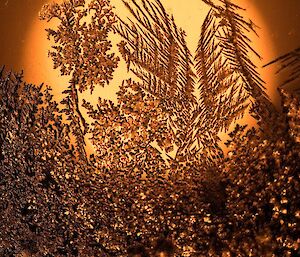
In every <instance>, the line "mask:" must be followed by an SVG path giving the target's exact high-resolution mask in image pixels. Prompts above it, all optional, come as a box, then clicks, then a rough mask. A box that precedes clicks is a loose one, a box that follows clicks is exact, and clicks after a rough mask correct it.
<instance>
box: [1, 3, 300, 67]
mask: <svg viewBox="0 0 300 257" xmlns="http://www.w3.org/2000/svg"><path fill="white" fill-rule="evenodd" d="M170 1H171V0H170ZM248 1H249V3H254V4H255V5H256V6H257V9H258V11H259V12H260V13H261V15H262V16H263V18H264V20H265V21H266V24H267V26H268V27H269V29H270V31H271V32H272V33H271V34H270V37H271V38H272V40H273V41H274V45H275V47H276V52H277V53H278V54H282V53H285V52H287V51H289V50H291V49H293V48H295V47H296V46H298V45H299V44H300V31H299V24H300V1H299V0H286V1H283V0H248ZM45 2H47V1H46V0H0V65H3V64H5V65H7V66H8V67H10V68H13V69H17V70H20V69H22V68H23V67H20V64H19V60H20V56H21V54H22V49H23V47H24V44H25V42H26V35H27V33H28V30H29V29H30V25H31V23H32V20H33V19H35V18H36V16H37V14H38V11H39V10H40V8H41V6H42V5H43V4H44V3H45ZM184 2H185V3H187V4H188V1H186V0H185V1H184ZM32 51H33V53H32V54H34V49H32Z"/></svg>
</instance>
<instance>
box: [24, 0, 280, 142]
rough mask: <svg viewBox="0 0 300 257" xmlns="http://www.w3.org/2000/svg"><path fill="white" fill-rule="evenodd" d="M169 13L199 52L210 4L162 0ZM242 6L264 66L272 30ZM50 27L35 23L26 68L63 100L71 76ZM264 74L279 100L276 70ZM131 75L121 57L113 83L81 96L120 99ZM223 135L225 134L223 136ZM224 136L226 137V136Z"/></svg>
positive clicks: (119, 9)
mask: <svg viewBox="0 0 300 257" xmlns="http://www.w3.org/2000/svg"><path fill="white" fill-rule="evenodd" d="M161 1H162V3H163V4H164V6H165V7H166V9H167V11H168V12H169V13H172V14H173V15H174V17H175V21H176V22H177V24H178V26H179V27H182V28H183V29H184V30H185V31H186V33H187V43H188V46H189V47H190V50H191V52H192V53H194V52H195V50H196V46H197V42H198V39H199V35H200V28H201V24H202V22H203V20H204V19H205V16H206V14H207V12H208V10H209V7H208V6H207V5H205V4H204V3H203V2H202V1H200V0H188V1H182V0H172V1H171V0H161ZM233 2H236V3H237V4H239V5H240V6H242V7H244V8H245V9H247V11H246V12H244V16H247V17H249V18H251V19H252V20H253V21H254V22H255V23H256V24H257V25H258V26H259V27H260V29H259V30H258V33H259V35H260V37H259V38H257V37H256V36H255V35H254V36H253V37H252V39H253V44H254V48H255V49H256V50H257V51H258V52H259V53H261V55H262V57H263V59H264V60H265V61H260V60H257V58H256V59H255V58H254V56H253V58H254V60H255V61H254V62H255V63H256V64H257V66H258V67H261V66H262V65H263V64H264V63H266V62H267V60H270V59H272V58H273V56H274V49H273V43H272V40H271V37H270V33H269V31H268V29H267V28H266V26H265V24H264V20H263V18H262V17H261V15H260V13H259V12H258V11H257V10H256V8H255V6H253V4H251V1H247V0H239V1H237V0H235V1H233ZM111 3H112V5H114V6H115V7H116V9H115V10H116V13H117V14H118V15H119V16H121V17H123V18H124V17H126V16H127V15H128V11H127V10H126V9H125V7H124V5H123V3H122V1H121V0H112V1H111ZM49 26H55V23H53V22H51V23H48V24H47V23H46V22H42V21H39V20H38V18H36V19H35V20H34V22H33V23H32V28H31V31H30V33H28V41H27V42H28V43H27V46H26V47H25V50H24V55H23V64H22V66H23V67H24V70H25V74H24V76H25V80H26V81H27V82H30V83H34V84H40V83H43V82H44V83H46V84H48V85H50V86H51V87H52V88H53V93H54V95H55V98H56V100H58V101H59V100H61V98H62V96H61V92H62V91H63V90H64V89H65V88H66V87H67V85H68V81H69V78H68V77H62V76H60V72H59V70H54V69H53V68H52V60H51V59H50V58H48V56H47V52H48V50H49V49H50V46H51V44H52V42H49V41H48V40H47V38H46V32H45V28H47V27H49ZM112 41H113V45H114V48H113V51H115V52H116V53H117V48H116V43H117V42H118V41H119V38H118V37H117V36H112ZM258 71H259V72H260V74H261V75H262V78H263V79H264V80H265V81H266V85H268V88H267V91H268V94H269V96H270V98H271V99H272V100H273V101H274V102H277V101H278V97H277V94H276V85H275V82H274V79H273V77H274V76H273V74H274V69H273V68H269V69H262V68H259V70H258ZM129 77H130V74H127V71H126V66H125V63H124V62H123V61H122V60H121V61H120V63H119V68H118V69H117V71H116V72H115V73H114V79H113V81H111V83H110V85H107V86H106V87H104V88H100V87H98V88H97V87H96V89H95V91H94V92H93V95H90V93H89V92H86V93H83V94H81V99H82V98H85V99H88V100H89V102H91V103H92V104H94V105H95V104H96V103H97V99H98V97H99V96H101V97H103V98H106V99H111V100H113V101H116V92H117V90H118V86H119V85H120V84H121V83H122V81H123V80H124V79H126V78H129ZM242 123H247V124H250V125H254V124H255V122H254V120H253V119H252V118H250V117H246V118H244V119H243V121H242ZM222 138H223V136H222ZM223 139H224V138H223Z"/></svg>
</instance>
